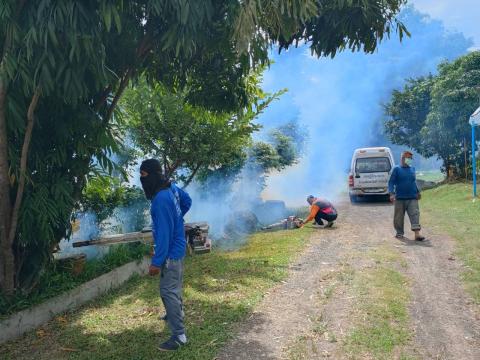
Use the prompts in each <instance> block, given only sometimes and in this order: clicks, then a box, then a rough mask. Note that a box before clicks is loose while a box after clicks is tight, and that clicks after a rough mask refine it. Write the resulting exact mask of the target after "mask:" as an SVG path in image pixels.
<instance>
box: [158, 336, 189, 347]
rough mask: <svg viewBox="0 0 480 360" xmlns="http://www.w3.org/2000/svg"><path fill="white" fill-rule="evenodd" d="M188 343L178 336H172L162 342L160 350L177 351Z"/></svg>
mask: <svg viewBox="0 0 480 360" xmlns="http://www.w3.org/2000/svg"><path fill="white" fill-rule="evenodd" d="M186 344H187V343H186V342H183V341H181V340H180V339H179V338H178V336H172V337H171V338H170V339H168V340H167V341H165V342H164V343H162V344H160V346H159V347H158V350H160V351H175V350H178V349H180V348H181V347H182V346H185V345H186Z"/></svg>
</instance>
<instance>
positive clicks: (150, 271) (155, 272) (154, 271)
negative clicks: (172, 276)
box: [148, 265, 160, 276]
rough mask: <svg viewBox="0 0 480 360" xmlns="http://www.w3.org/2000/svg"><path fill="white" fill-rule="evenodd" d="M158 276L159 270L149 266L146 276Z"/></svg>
mask: <svg viewBox="0 0 480 360" xmlns="http://www.w3.org/2000/svg"><path fill="white" fill-rule="evenodd" d="M158 274H160V268H159V267H156V266H155V265H150V267H149V268H148V275H150V276H155V275H158Z"/></svg>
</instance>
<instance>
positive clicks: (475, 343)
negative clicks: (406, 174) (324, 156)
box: [217, 202, 480, 360]
mask: <svg viewBox="0 0 480 360" xmlns="http://www.w3.org/2000/svg"><path fill="white" fill-rule="evenodd" d="M339 214H340V217H339V220H338V222H337V225H336V228H334V229H331V230H328V229H318V230H317V231H316V233H315V235H314V236H313V238H312V240H311V242H310V244H309V246H308V247H307V248H306V249H305V251H304V253H303V254H299V256H298V259H297V261H296V262H295V263H294V264H293V265H292V266H291V268H290V275H289V277H288V279H287V280H286V281H285V282H284V283H283V284H281V285H280V286H278V287H276V288H274V289H273V290H272V291H271V292H270V293H269V294H268V295H267V296H266V297H265V298H264V300H263V301H262V302H261V304H260V305H259V306H258V308H257V309H256V311H255V312H254V313H253V315H252V316H251V317H250V318H249V319H248V320H247V321H246V322H244V323H243V324H241V325H240V326H239V327H238V329H237V331H238V334H237V335H236V337H235V338H234V340H233V341H231V342H230V343H228V344H227V345H226V346H225V348H224V349H223V350H222V351H221V353H220V354H219V356H218V357H217V359H284V358H289V357H292V355H291V350H292V348H294V347H295V346H296V343H297V342H298V339H305V338H309V339H310V340H309V341H308V346H306V348H305V349H303V356H296V358H306V359H309V358H327V357H328V358H331V359H343V358H359V359H363V358H372V357H370V356H366V357H365V355H355V354H353V355H352V353H349V354H348V356H347V353H346V352H345V351H344V350H342V344H343V340H344V339H345V336H346V334H348V332H349V329H351V327H352V326H353V325H352V312H351V311H352V301H355V299H352V297H351V296H348V288H347V286H348V284H347V285H342V284H338V283H339V281H338V276H333V274H337V275H338V274H342V273H345V271H344V270H345V269H346V268H348V269H353V271H357V272H358V271H360V272H361V271H362V270H363V269H367V268H369V267H371V266H372V264H371V258H368V257H367V256H363V255H365V254H367V253H371V252H372V251H375V249H378V248H380V247H382V248H385V247H388V248H390V249H393V250H392V251H395V252H396V253H398V254H399V257H401V259H402V263H403V264H404V266H402V267H399V269H398V271H400V272H401V273H402V274H403V275H404V276H405V277H406V278H408V284H406V285H405V286H408V288H409V293H410V301H409V305H408V307H409V324H408V329H409V331H410V332H411V337H410V339H409V341H408V344H406V345H404V346H403V347H402V354H408V356H409V357H407V358H410V356H411V358H414V359H455V360H468V359H472V360H473V359H480V325H479V324H480V317H479V313H480V312H479V309H478V306H476V305H474V304H473V302H472V301H471V299H470V298H469V296H468V295H466V294H465V291H464V289H463V288H462V284H461V281H460V276H459V274H460V272H461V266H462V265H461V263H460V261H458V260H456V259H455V258H454V257H453V255H452V254H453V251H454V249H453V246H454V242H453V240H452V239H450V238H449V237H448V236H445V235H441V234H434V233H432V232H430V231H429V230H428V229H424V233H425V234H426V235H427V239H428V240H427V241H425V242H423V243H419V242H415V241H412V240H403V241H400V240H397V239H395V238H394V237H393V229H392V226H391V219H392V214H393V208H392V206H389V205H388V204H384V203H362V204H358V205H355V206H352V205H350V204H349V203H347V202H343V203H342V204H341V205H340V206H339ZM407 226H408V221H407V223H406V228H407ZM407 229H408V228H407ZM407 236H410V237H411V233H410V234H409V232H407ZM362 254H363V255H362ZM332 289H335V290H332ZM319 319H321V324H326V325H325V326H326V328H324V329H323V330H322V334H324V335H325V336H320V337H313V338H312V337H309V334H312V331H315V328H316V327H317V328H318V326H319V325H318V324H319ZM322 326H323V325H322ZM328 334H330V335H328ZM332 337H334V340H333V341H332ZM297 355H298V354H297ZM402 356H404V355H402ZM373 357H374V356H373ZM391 357H392V358H400V355H399V352H395V351H394V352H393V353H392V355H391ZM294 358H295V356H294Z"/></svg>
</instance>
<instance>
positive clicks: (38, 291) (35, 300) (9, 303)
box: [0, 243, 150, 319]
mask: <svg viewBox="0 0 480 360" xmlns="http://www.w3.org/2000/svg"><path fill="white" fill-rule="evenodd" d="M149 251H150V245H146V244H143V243H131V244H119V245H112V246H111V247H110V250H109V252H108V253H107V254H106V255H105V256H104V257H103V258H100V259H92V260H89V261H87V263H86V264H85V270H84V271H83V272H82V273H81V274H79V275H74V274H72V272H71V271H69V270H67V269H63V268H61V267H57V266H56V263H54V264H52V265H51V266H50V267H49V268H47V269H46V270H45V271H44V272H43V274H42V275H41V277H40V279H39V283H38V285H37V286H36V287H35V289H34V291H33V292H31V293H29V294H25V293H22V292H21V291H19V292H17V294H16V295H15V296H14V297H12V298H9V299H8V298H6V297H5V296H2V295H1V294H0V319H1V318H5V317H7V316H8V315H9V314H12V313H14V312H17V311H20V310H24V309H27V308H29V307H31V306H33V305H36V304H39V303H42V302H44V301H45V300H48V299H50V298H52V297H54V296H57V295H60V294H62V293H63V292H65V291H68V290H71V289H74V288H76V287H77V286H79V285H81V284H83V283H85V282H87V281H90V280H92V279H94V278H96V277H98V276H100V275H102V274H105V273H107V272H109V271H111V270H113V269H115V268H117V267H119V266H122V265H124V264H126V263H128V262H130V261H134V260H140V259H142V258H143V257H144V256H145V255H147V254H148V253H149Z"/></svg>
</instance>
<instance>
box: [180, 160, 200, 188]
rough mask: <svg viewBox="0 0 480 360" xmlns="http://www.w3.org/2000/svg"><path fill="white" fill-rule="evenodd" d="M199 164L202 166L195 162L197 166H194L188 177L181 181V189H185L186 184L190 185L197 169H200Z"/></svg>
mask: <svg viewBox="0 0 480 360" xmlns="http://www.w3.org/2000/svg"><path fill="white" fill-rule="evenodd" d="M201 166H202V164H201V163H199V164H197V166H196V167H195V169H193V171H192V173H191V174H190V176H189V177H188V179H187V180H186V181H185V182H184V183H183V187H182V189H185V188H186V187H187V186H188V185H190V183H191V182H192V180H193V178H194V177H195V175H197V172H198V170H200V167H201Z"/></svg>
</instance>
